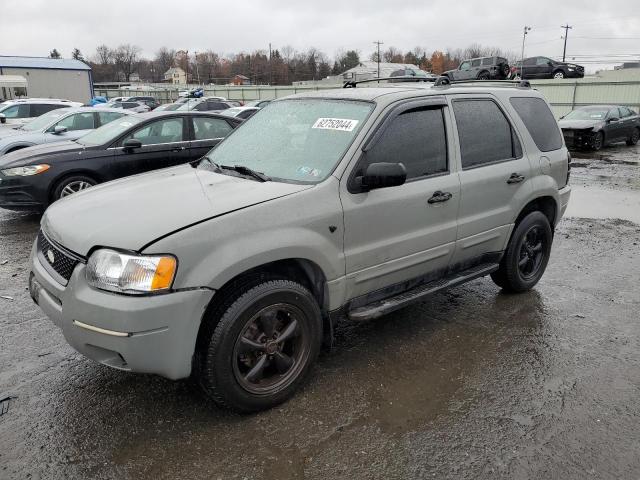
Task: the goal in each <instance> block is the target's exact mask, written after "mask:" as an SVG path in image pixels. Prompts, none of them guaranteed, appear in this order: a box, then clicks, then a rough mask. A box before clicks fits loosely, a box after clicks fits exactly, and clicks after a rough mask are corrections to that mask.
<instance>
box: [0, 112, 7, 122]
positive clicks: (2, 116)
mask: <svg viewBox="0 0 640 480" xmlns="http://www.w3.org/2000/svg"><path fill="white" fill-rule="evenodd" d="M0 123H7V117H6V116H5V114H4V113H0Z"/></svg>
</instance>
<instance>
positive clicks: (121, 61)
mask: <svg viewBox="0 0 640 480" xmlns="http://www.w3.org/2000/svg"><path fill="white" fill-rule="evenodd" d="M140 52H141V49H140V47H138V46H136V45H131V44H129V43H127V44H125V45H120V46H119V47H118V48H116V50H115V52H114V55H113V60H114V63H115V65H116V69H117V71H118V73H119V74H120V75H121V76H122V77H124V79H125V81H127V82H128V81H129V80H130V79H131V74H132V73H133V72H134V70H135V69H136V67H137V64H138V61H139V60H140Z"/></svg>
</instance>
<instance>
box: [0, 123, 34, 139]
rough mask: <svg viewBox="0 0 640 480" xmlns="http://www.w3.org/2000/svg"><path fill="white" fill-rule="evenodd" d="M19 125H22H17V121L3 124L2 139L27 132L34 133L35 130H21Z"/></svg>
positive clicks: (0, 133)
mask: <svg viewBox="0 0 640 480" xmlns="http://www.w3.org/2000/svg"><path fill="white" fill-rule="evenodd" d="M19 126H20V125H16V124H15V123H14V124H8V123H5V124H4V125H2V126H1V127H0V140H2V139H3V138H7V137H15V136H16V135H24V134H25V133H33V132H28V131H27V130H20V129H18V128H17V127H19Z"/></svg>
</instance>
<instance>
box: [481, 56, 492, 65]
mask: <svg viewBox="0 0 640 480" xmlns="http://www.w3.org/2000/svg"><path fill="white" fill-rule="evenodd" d="M482 65H493V58H492V57H489V58H483V59H482Z"/></svg>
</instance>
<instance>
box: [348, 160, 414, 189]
mask: <svg viewBox="0 0 640 480" xmlns="http://www.w3.org/2000/svg"><path fill="white" fill-rule="evenodd" d="M406 180H407V169H406V168H404V165H403V164H402V163H387V162H380V163H372V164H370V165H369V166H368V167H367V170H366V171H365V172H364V175H363V176H362V177H356V181H357V183H358V186H359V187H360V190H361V191H362V192H368V191H369V190H374V189H376V188H387V187H397V186H399V185H402V184H403V183H404V182H406Z"/></svg>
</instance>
